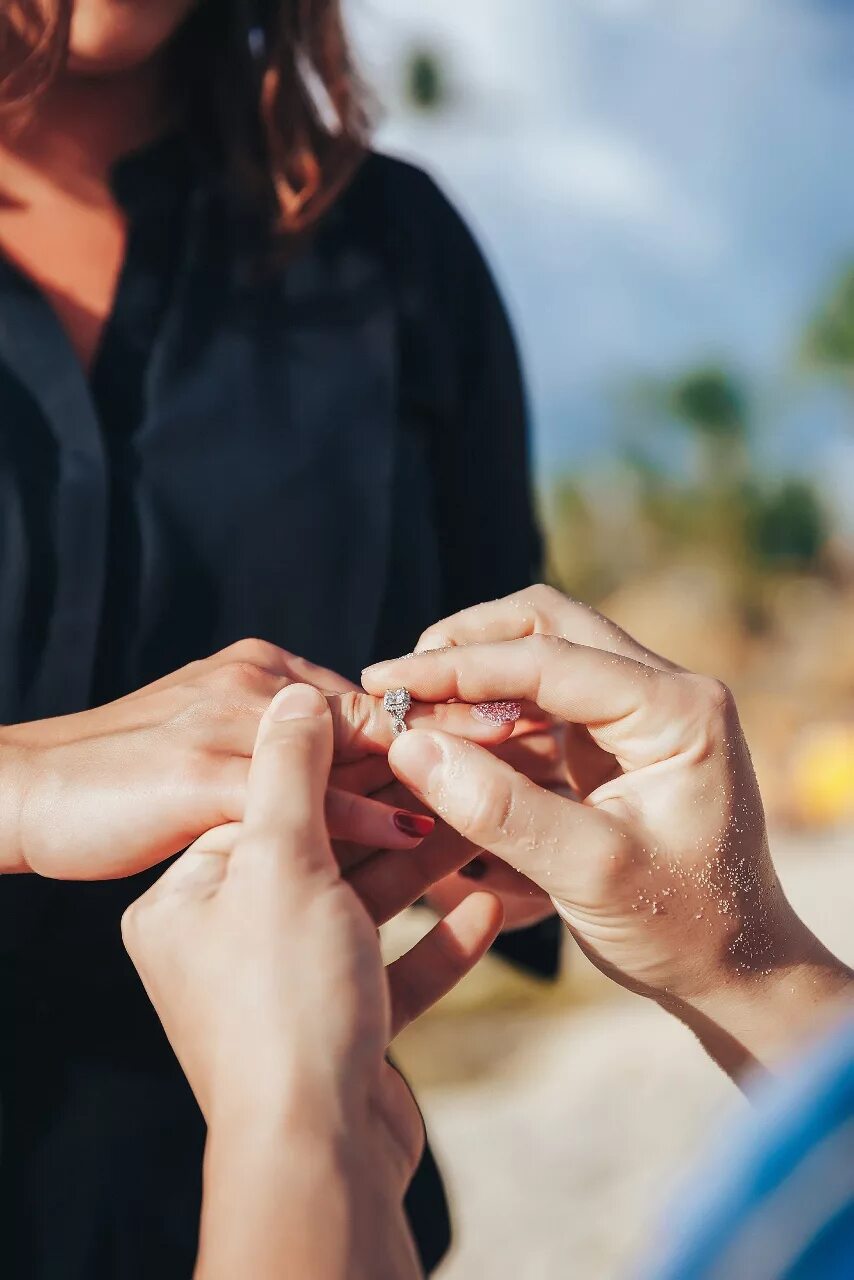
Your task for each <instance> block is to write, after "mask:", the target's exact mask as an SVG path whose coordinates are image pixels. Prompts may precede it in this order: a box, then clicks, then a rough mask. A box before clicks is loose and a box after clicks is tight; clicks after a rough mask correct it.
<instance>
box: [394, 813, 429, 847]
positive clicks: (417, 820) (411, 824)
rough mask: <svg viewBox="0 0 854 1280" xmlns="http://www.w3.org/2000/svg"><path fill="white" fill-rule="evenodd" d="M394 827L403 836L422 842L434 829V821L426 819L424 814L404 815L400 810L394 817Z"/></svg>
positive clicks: (426, 816)
mask: <svg viewBox="0 0 854 1280" xmlns="http://www.w3.org/2000/svg"><path fill="white" fill-rule="evenodd" d="M394 825H395V826H396V827H397V829H398V831H402V832H403V834H404V835H405V836H412V837H413V838H415V839H418V840H423V839H424V837H425V836H429V834H430V832H431V831H432V830H433V828H434V827H435V825H436V819H435V818H430V817H428V815H427V814H426V813H406V812H405V811H404V810H403V809H401V810H400V811H399V812H398V813H396V814H395V815H394Z"/></svg>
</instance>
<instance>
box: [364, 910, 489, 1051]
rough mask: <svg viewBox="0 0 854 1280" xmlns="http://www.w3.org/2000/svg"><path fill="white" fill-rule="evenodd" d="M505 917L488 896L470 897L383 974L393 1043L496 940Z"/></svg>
mask: <svg viewBox="0 0 854 1280" xmlns="http://www.w3.org/2000/svg"><path fill="white" fill-rule="evenodd" d="M503 918H504V913H503V910H502V907H501V903H500V902H499V901H498V899H497V898H494V897H493V896H492V894H489V893H474V894H471V895H470V896H469V897H468V898H466V900H465V901H464V902H462V903H460V905H459V906H458V907H457V908H456V909H455V910H454V911H452V912H451V914H450V915H449V916H447V917H446V918H445V919H444V920H442V921H440V923H439V924H437V925H436V927H435V928H434V929H431V930H430V932H429V933H428V934H427V936H426V937H425V938H422V939H421V941H420V942H419V943H417V944H416V945H415V946H414V947H413V948H412V950H411V951H408V952H407V953H406V955H404V956H401V957H400V959H399V960H395V962H394V963H393V964H391V965H389V967H388V969H387V974H388V985H389V993H390V996H391V1025H392V1039H393V1038H394V1037H395V1036H397V1035H399V1034H400V1032H401V1031H402V1030H403V1028H404V1027H406V1026H408V1025H409V1023H410V1022H412V1021H414V1019H415V1018H419V1017H420V1016H421V1014H422V1013H426V1011H427V1010H428V1009H430V1008H431V1007H432V1006H433V1005H434V1004H436V1002H437V1001H438V1000H441V999H442V997H443V996H446V995H447V994H448V992H449V991H452V990H453V988H454V987H455V986H456V985H457V983H458V982H459V981H460V979H461V978H464V977H465V975H466V974H467V973H469V972H470V970H471V969H473V968H474V966H475V965H476V964H477V962H478V960H480V959H481V957H482V956H484V955H485V954H486V952H487V951H488V950H489V948H490V947H491V946H492V944H493V942H494V941H495V939H496V937H497V936H498V933H499V931H500V929H501V924H502V921H503Z"/></svg>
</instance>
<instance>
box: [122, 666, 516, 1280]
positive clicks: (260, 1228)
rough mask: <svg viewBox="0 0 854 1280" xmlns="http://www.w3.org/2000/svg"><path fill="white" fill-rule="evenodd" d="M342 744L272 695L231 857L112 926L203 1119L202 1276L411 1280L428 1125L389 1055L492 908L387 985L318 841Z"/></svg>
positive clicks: (470, 904) (474, 904) (473, 905)
mask: <svg viewBox="0 0 854 1280" xmlns="http://www.w3.org/2000/svg"><path fill="white" fill-rule="evenodd" d="M334 737H335V729H334V723H333V716H332V714H331V712H330V709H329V706H328V703H327V701H326V700H325V699H324V697H323V696H322V695H321V694H320V693H319V692H318V691H317V690H316V689H314V688H312V687H310V686H307V685H300V684H296V685H292V686H290V687H288V688H286V689H285V690H283V691H282V692H281V693H279V694H278V695H277V697H276V698H275V699H274V701H273V703H272V705H271V707H270V709H269V711H268V712H267V713H266V714H265V716H264V718H263V720H262V722H261V726H260V730H259V734H258V741H257V746H256V748H255V754H254V757H253V761H252V766H251V770H250V777H249V784H248V798H247V804H246V812H245V818H244V821H243V823H242V825H241V827H240V828H239V830H238V831H237V833H236V834H234V833H232V834H233V835H234V838H233V839H232V840H231V842H230V844H228V845H227V846H226V845H224V844H223V843H222V841H221V833H212V834H211V835H210V836H208V837H206V838H205V839H203V840H202V841H200V842H199V843H198V844H196V845H195V846H194V847H193V848H192V849H190V850H189V851H188V852H187V853H185V854H184V855H183V856H182V857H181V858H179V859H178V861H177V862H176V863H174V864H173V865H172V866H171V867H170V868H169V870H168V871H167V872H166V873H165V874H164V875H163V876H162V877H161V879H160V880H159V881H158V882H157V884H156V885H155V886H154V887H153V888H152V889H151V890H150V891H149V892H148V893H147V894H145V895H144V896H143V897H142V898H141V899H140V900H139V901H138V902H137V903H136V904H135V905H134V906H133V907H131V908H130V910H129V911H128V912H127V913H126V914H125V917H124V919H123V922H122V929H123V936H124V939H125V944H126V946H127V949H128V952H129V954H130V956H131V958H132V960H133V962H134V964H135V965H136V967H137V969H138V971H139V973H140V976H141V978H142V981H143V983H144V985H145V988H146V991H147V992H148V994H149V996H150V998H151V1000H152V1003H153V1004H154V1007H155V1009H156V1010H157V1013H158V1015H159V1017H160V1018H161V1021H162V1022H163V1025H164V1027H165V1029H166V1033H167V1035H168V1036H169V1039H170V1041H171V1043H172V1046H173V1048H174V1050H175V1052H176V1054H177V1056H178V1058H179V1060H180V1062H181V1064H182V1067H183V1068H184V1071H185V1072H186V1074H187V1078H188V1080H189V1082H190V1085H191V1086H192V1088H193V1091H194V1093H195V1095H196V1097H197V1099H198V1101H199V1104H200V1106H201V1108H202V1111H203V1112H204V1115H205V1117H206V1120H207V1122H208V1142H207V1149H206V1156H205V1171H204V1208H203V1215H202V1223H201V1240H200V1249H199V1259H198V1263H197V1268H196V1273H195V1274H196V1277H197V1280H219V1277H223V1278H225V1277H229V1278H230V1277H232V1276H235V1275H251V1276H253V1277H256V1280H266V1277H273V1276H276V1277H278V1276H280V1275H282V1274H283V1272H282V1265H283V1264H282V1259H284V1258H287V1260H288V1261H287V1267H288V1273H289V1274H294V1275H301V1276H303V1275H304V1276H312V1277H314V1280H327V1278H329V1280H332V1278H333V1277H341V1278H343V1277H348V1278H351V1277H352V1278H354V1280H355V1278H356V1277H365V1278H366V1280H367V1277H371V1278H372V1280H382V1277H386V1276H388V1277H409V1276H417V1275H418V1274H419V1269H418V1264H417V1261H416V1258H415V1252H414V1247H413V1244H412V1240H411V1237H410V1235H409V1231H408V1228H407V1226H406V1223H405V1220H404V1216H403V1212H402V1198H403V1194H404V1191H405V1189H406V1186H407V1185H408V1183H409V1181H410V1179H411V1177H412V1174H413V1172H414V1170H415V1167H416V1164H417V1161H418V1159H419V1156H420V1153H421V1149H422V1143H423V1131H422V1123H421V1119H420V1115H419V1112H418V1108H417V1106H416V1104H415V1102H414V1100H413V1098H412V1096H411V1094H410V1092H409V1090H408V1088H407V1087H406V1085H405V1084H404V1082H403V1081H402V1079H401V1078H400V1076H399V1075H398V1074H397V1072H396V1071H395V1070H394V1068H393V1067H392V1066H391V1065H390V1064H389V1063H388V1062H387V1060H386V1052H387V1049H388V1046H389V1044H390V1042H391V1039H392V1037H393V1036H394V1035H395V1034H396V1033H397V1031H399V1030H400V1028H401V1027H402V1026H404V1025H405V1024H406V1023H407V1022H408V1021H409V1020H411V1019H412V1018H414V1017H416V1016H418V1014H419V1013H421V1012H422V1011H423V1010H425V1009H426V1008H428V1007H429V1006H430V1005H431V1004H433V1003H434V1002H435V1001H436V1000H437V999H439V998H440V997H441V996H442V995H443V994H444V993H445V992H447V991H448V990H449V989H450V988H451V987H452V986H454V985H455V983H456V982H457V981H459V979H460V978H461V977H462V976H463V975H464V974H465V973H466V972H467V971H468V970H469V969H470V968H471V967H472V966H473V965H474V964H475V963H476V961H477V960H478V959H479V958H480V956H481V955H483V953H484V952H485V950H486V949H487V948H488V947H489V945H490V944H491V942H492V941H493V939H494V937H495V934H496V933H497V931H498V929H499V927H500V924H501V907H500V904H499V903H498V902H497V900H496V899H495V898H493V897H491V896H490V895H485V894H480V895H476V896H473V897H471V898H470V899H468V901H467V902H465V903H463V904H462V905H461V906H460V907H459V908H458V909H457V910H456V911H455V912H454V913H453V914H452V915H451V916H449V917H448V918H447V919H446V920H445V921H444V922H443V923H441V924H440V925H438V926H437V927H436V928H435V929H434V930H433V932H432V933H431V934H429V935H428V936H427V938H425V939H424V940H422V941H421V942H420V943H419V944H418V945H417V946H416V947H415V948H414V949H413V950H412V951H411V952H409V953H408V954H407V955H406V956H404V957H402V958H401V959H400V960H398V961H396V962H395V963H394V964H393V965H392V966H391V967H390V968H389V969H388V970H384V969H383V966H382V960H381V957H380V952H379V947H378V943H377V937H376V932H375V926H374V921H373V919H372V918H371V916H370V914H369V913H368V912H367V911H366V910H365V907H364V904H363V903H362V901H361V900H360V898H359V897H358V895H357V894H356V893H355V892H354V891H353V889H352V887H351V886H350V885H349V884H347V882H346V881H345V880H344V879H342V876H341V871H340V867H339V865H338V862H337V860H336V858H335V857H334V854H333V851H332V848H331V846H330V842H329V839H328V836H327V832H326V823H325V818H324V793H325V791H326V788H327V784H328V780H329V773H330V766H331V763H332V758H333V748H334ZM386 856H387V857H393V856H395V855H391V854H389V855H386ZM396 856H398V857H399V855H396ZM248 1080H251V1087H247V1081H248ZM321 1224H322V1225H321ZM379 1240H381V1241H382V1249H381V1251H379V1252H378V1249H377V1241H379ZM378 1258H381V1261H378ZM378 1267H379V1268H380V1269H379V1270H378Z"/></svg>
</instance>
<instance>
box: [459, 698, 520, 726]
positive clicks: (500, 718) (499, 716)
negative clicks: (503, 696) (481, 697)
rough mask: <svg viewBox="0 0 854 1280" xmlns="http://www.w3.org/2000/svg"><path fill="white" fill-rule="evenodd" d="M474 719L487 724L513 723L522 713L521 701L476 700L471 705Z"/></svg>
mask: <svg viewBox="0 0 854 1280" xmlns="http://www.w3.org/2000/svg"><path fill="white" fill-rule="evenodd" d="M471 713H472V715H473V716H474V718H475V720H485V721H486V723H487V724H513V723H514V722H515V721H516V720H518V719H519V717H520V716H521V714H522V704H521V702H478V703H477V705H476V706H474V707H472V709H471Z"/></svg>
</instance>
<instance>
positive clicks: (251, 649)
mask: <svg viewBox="0 0 854 1280" xmlns="http://www.w3.org/2000/svg"><path fill="white" fill-rule="evenodd" d="M223 652H224V654H228V656H229V658H230V660H231V661H233V662H238V663H248V664H249V665H250V666H253V667H262V668H264V669H266V670H278V669H280V668H281V667H282V665H283V664H284V663H285V662H286V658H287V655H286V654H285V653H284V651H283V650H282V649H279V648H278V646H277V645H274V644H272V643H271V642H270V641H269V640H259V639H258V638H257V637H255V636H252V637H250V638H248V639H244V640H238V641H237V642H236V643H235V644H233V645H230V646H229V648H228V649H225V650H224V651H223Z"/></svg>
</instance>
